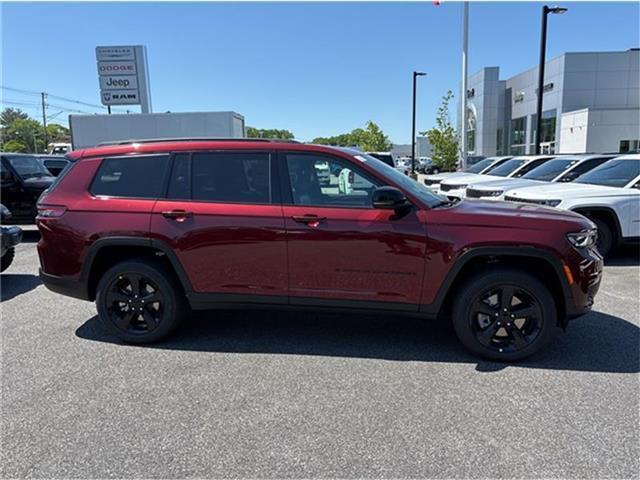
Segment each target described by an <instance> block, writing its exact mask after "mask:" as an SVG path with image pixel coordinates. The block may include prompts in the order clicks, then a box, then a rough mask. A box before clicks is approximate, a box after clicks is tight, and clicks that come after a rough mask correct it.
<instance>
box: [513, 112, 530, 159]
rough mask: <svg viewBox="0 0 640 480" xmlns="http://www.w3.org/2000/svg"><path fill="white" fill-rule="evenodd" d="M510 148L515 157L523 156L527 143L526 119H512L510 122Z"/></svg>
mask: <svg viewBox="0 0 640 480" xmlns="http://www.w3.org/2000/svg"><path fill="white" fill-rule="evenodd" d="M510 136H511V148H510V151H511V153H512V154H515V155H523V154H524V153H525V150H526V143H527V117H520V118H514V119H513V120H511V135H510Z"/></svg>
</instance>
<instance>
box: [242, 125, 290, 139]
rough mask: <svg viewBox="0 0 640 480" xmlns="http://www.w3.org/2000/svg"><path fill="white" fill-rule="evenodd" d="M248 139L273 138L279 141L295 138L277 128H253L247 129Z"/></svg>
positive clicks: (287, 131)
mask: <svg viewBox="0 0 640 480" xmlns="http://www.w3.org/2000/svg"><path fill="white" fill-rule="evenodd" d="M247 137H248V138H275V139H280V140H293V139H294V138H295V136H294V135H293V133H291V132H290V131H289V130H278V129H277V128H255V127H247Z"/></svg>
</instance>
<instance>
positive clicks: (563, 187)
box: [507, 183, 640, 200]
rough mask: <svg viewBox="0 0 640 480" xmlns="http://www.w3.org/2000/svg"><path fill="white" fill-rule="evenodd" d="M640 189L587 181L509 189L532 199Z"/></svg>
mask: <svg viewBox="0 0 640 480" xmlns="http://www.w3.org/2000/svg"><path fill="white" fill-rule="evenodd" d="M639 194H640V191H638V190H634V189H632V188H618V187H603V186H600V185H589V184H586V183H550V184H546V185H538V186H535V187H533V188H531V187H526V188H522V189H518V188H515V189H512V190H509V191H507V195H509V196H511V197H520V198H525V199H532V200H553V199H558V200H562V199H564V198H569V197H571V198H583V197H589V198H593V197H621V196H628V195H639Z"/></svg>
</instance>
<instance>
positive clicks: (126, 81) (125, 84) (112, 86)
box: [100, 75, 138, 92]
mask: <svg viewBox="0 0 640 480" xmlns="http://www.w3.org/2000/svg"><path fill="white" fill-rule="evenodd" d="M129 89H131V90H137V89H138V77H136V76H135V75H121V76H120V75H118V76H116V75H106V76H101V77H100V90H102V91H103V92H104V91H107V90H129Z"/></svg>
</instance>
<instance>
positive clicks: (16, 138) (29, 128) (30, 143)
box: [0, 108, 71, 153]
mask: <svg viewBox="0 0 640 480" xmlns="http://www.w3.org/2000/svg"><path fill="white" fill-rule="evenodd" d="M47 137H48V140H49V142H61V143H63V142H64V143H70V142H71V132H70V131H69V129H68V128H66V127H63V126H62V125H59V124H57V123H51V124H49V125H47ZM47 147H48V145H46V144H45V138H44V129H43V128H42V124H41V123H40V122H38V121H37V120H34V119H32V118H29V115H27V114H26V113H24V112H23V111H22V110H20V109H14V108H6V109H4V110H3V111H2V113H0V148H1V149H2V151H4V152H25V153H35V152H38V153H45V152H46V151H47Z"/></svg>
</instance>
